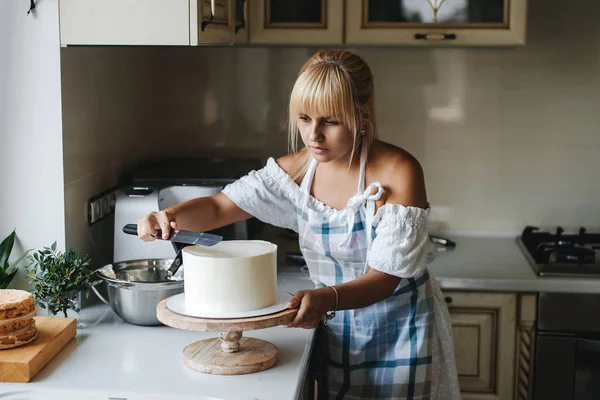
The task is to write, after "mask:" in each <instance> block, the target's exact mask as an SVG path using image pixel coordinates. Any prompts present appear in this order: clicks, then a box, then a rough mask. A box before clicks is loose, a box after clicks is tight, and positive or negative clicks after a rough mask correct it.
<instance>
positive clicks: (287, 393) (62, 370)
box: [0, 274, 313, 400]
mask: <svg viewBox="0 0 600 400" xmlns="http://www.w3.org/2000/svg"><path fill="white" fill-rule="evenodd" d="M278 286H279V287H278V290H283V291H290V292H294V291H296V290H301V289H304V288H311V287H313V285H312V283H311V282H310V281H309V280H308V279H306V278H305V279H294V277H293V274H292V275H287V274H282V276H281V277H280V279H279V282H278ZM83 316H84V318H83V319H84V320H85V321H86V322H88V323H89V324H90V325H89V326H87V327H85V328H82V329H79V330H78V332H77V336H76V338H75V340H72V341H71V342H70V343H69V344H68V345H67V346H66V347H65V348H64V349H63V350H62V351H61V352H60V353H59V354H58V355H57V356H56V357H55V358H54V359H53V360H52V361H50V363H49V364H48V365H47V366H46V367H45V368H44V369H42V370H41V371H40V372H39V373H38V375H37V376H36V377H35V378H34V379H33V380H32V381H31V382H30V383H26V384H17V383H15V384H13V383H0V397H2V398H6V399H11V398H15V399H16V398H18V399H20V400H25V399H27V400H37V399H44V400H54V399H61V400H71V399H73V400H75V399H77V400H88V399H89V400H91V399H94V400H96V399H102V400H107V399H119V400H121V399H128V400H138V399H140V400H141V399H144V400H147V399H167V398H168V399H174V400H183V399H192V398H194V399H196V400H219V399H223V400H225V399H226V400H250V399H261V400H262V399H265V400H266V399H273V400H285V399H295V398H297V397H298V396H299V394H300V392H301V389H302V384H303V382H304V377H305V375H306V370H307V366H308V355H309V354H310V352H309V351H308V350H309V349H310V348H311V346H312V334H313V330H306V329H296V328H285V327H282V326H277V327H273V328H268V329H262V330H256V331H246V332H244V336H247V337H254V338H259V339H263V340H267V341H269V342H271V343H273V344H274V345H276V346H277V348H278V349H279V361H278V363H277V364H276V365H275V366H274V367H273V368H271V369H269V370H266V371H262V372H258V373H254V374H248V375H235V376H222V375H209V374H203V373H200V372H196V371H193V370H191V369H189V368H187V367H186V366H184V364H183V356H182V352H183V348H184V347H185V346H187V345H188V344H190V343H193V342H195V341H198V340H202V339H206V338H211V337H217V336H218V333H213V332H191V331H184V330H178V329H175V328H171V327H167V326H153V327H142V326H136V325H131V324H128V323H126V322H124V321H123V320H121V319H120V318H119V317H117V316H116V315H115V314H114V313H113V311H112V310H111V309H110V308H108V307H107V306H105V305H94V306H92V307H89V308H88V309H87V310H85V313H84V314H83ZM13 391H19V392H22V393H21V394H19V395H14V397H11V396H9V395H7V393H8V392H13ZM23 391H26V392H27V393H23ZM36 396H37V397H36Z"/></svg>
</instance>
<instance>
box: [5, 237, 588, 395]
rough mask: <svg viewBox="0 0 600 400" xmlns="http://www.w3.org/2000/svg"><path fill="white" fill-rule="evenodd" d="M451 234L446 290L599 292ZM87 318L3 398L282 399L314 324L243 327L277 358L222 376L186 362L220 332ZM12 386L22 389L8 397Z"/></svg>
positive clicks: (304, 276)
mask: <svg viewBox="0 0 600 400" xmlns="http://www.w3.org/2000/svg"><path fill="white" fill-rule="evenodd" d="M448 237H449V238H450V239H452V240H454V241H456V243H457V247H456V248H455V249H454V250H448V251H445V252H439V253H438V256H437V258H436V260H435V261H434V262H433V263H431V264H430V266H429V269H430V271H431V273H432V274H433V275H434V276H435V278H436V279H437V281H438V282H439V284H440V286H441V287H442V289H444V290H467V291H504V292H544V291H546V292H581V293H600V279H589V278H586V279H577V278H550V277H537V276H536V275H535V274H534V272H533V270H532V268H531V266H530V265H529V263H528V261H527V260H526V258H525V257H524V255H523V254H522V252H521V249H520V248H519V246H518V245H517V243H516V241H515V239H514V238H481V237H458V236H457V237H452V236H448ZM278 281H279V290H283V291H289V292H295V291H297V290H301V289H310V288H312V287H313V284H312V282H311V281H310V280H309V278H308V273H307V271H305V270H303V269H301V268H299V267H292V266H289V265H287V266H281V267H280V268H279V276H278ZM84 316H85V320H86V321H89V322H90V323H91V326H89V327H86V328H84V329H80V330H79V331H78V334H77V337H76V340H74V341H71V342H70V343H69V344H68V345H67V347H66V348H65V349H63V351H61V352H60V353H59V354H58V356H57V357H55V358H54V359H53V360H52V361H51V362H50V363H49V364H48V365H47V366H46V367H45V368H44V369H43V370H42V371H40V373H39V374H38V375H37V376H36V377H35V378H34V380H33V381H32V382H30V383H28V384H7V383H0V394H2V396H0V397H3V398H6V399H11V398H15V399H17V398H18V399H20V400H25V399H27V400H38V399H40V400H42V399H43V400H55V399H57V400H58V399H60V400H71V399H73V400H75V399H77V400H100V399H102V400H107V399H119V400H121V399H127V400H141V399H144V400H154V399H162V398H169V399H174V400H184V399H192V398H193V399H196V400H219V399H227V400H249V399H277V400H284V399H296V398H298V397H299V395H300V393H301V389H302V384H303V382H304V377H305V375H306V371H307V366H308V357H309V353H310V352H309V350H310V348H311V345H312V344H311V343H312V334H313V331H312V330H303V329H288V328H284V327H281V326H279V327H273V328H268V329H263V330H257V331H249V332H244V334H245V335H246V336H250V337H256V338H259V339H264V340H268V341H270V342H271V343H273V344H275V345H276V346H277V347H278V348H279V363H278V364H277V365H276V366H275V367H273V368H272V369H269V370H267V371H263V372H259V373H256V374H249V375H238V376H219V375H208V374H202V373H199V372H195V371H193V370H190V369H188V368H187V367H185V366H184V365H183V361H182V350H183V348H184V347H185V346H187V345H188V344H190V343H192V342H195V341H197V340H201V339H205V338H209V337H215V336H216V334H215V333H211V332H190V331H183V330H178V329H174V328H170V327H166V326H158V327H140V326H135V325H130V324H128V323H125V322H123V321H122V320H121V319H120V318H118V317H117V316H116V315H115V314H114V313H113V312H112V310H110V309H109V308H108V307H106V306H103V305H100V306H94V307H92V308H89V309H88V310H87V311H86V314H84ZM11 391H20V392H21V394H19V395H15V396H9V395H6V393H8V392H11ZM23 391H26V392H27V393H24V392H23ZM36 393H37V394H36ZM36 395H37V396H38V397H36ZM167 396H168V397H167Z"/></svg>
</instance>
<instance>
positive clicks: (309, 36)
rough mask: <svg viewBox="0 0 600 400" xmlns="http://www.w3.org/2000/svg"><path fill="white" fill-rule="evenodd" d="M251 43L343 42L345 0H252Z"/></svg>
mask: <svg viewBox="0 0 600 400" xmlns="http://www.w3.org/2000/svg"><path fill="white" fill-rule="evenodd" d="M249 5H250V12H249V17H250V43H256V44H266V43H271V44H283V43H287V44H309V45H310V44H319V45H323V44H331V45H341V44H343V43H344V2H343V0H250V1H249Z"/></svg>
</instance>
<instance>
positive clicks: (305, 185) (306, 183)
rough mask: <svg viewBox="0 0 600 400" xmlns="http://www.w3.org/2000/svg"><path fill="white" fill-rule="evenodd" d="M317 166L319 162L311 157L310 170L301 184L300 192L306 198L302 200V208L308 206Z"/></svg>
mask: <svg viewBox="0 0 600 400" xmlns="http://www.w3.org/2000/svg"><path fill="white" fill-rule="evenodd" d="M317 164H318V163H317V160H315V159H314V158H312V157H311V159H310V164H309V165H308V169H307V170H306V173H305V174H304V179H302V183H301V184H300V191H301V192H302V193H303V194H304V198H303V200H302V208H305V206H306V205H307V204H308V198H309V197H310V188H311V186H312V181H313V178H314V176H315V170H316V169H317Z"/></svg>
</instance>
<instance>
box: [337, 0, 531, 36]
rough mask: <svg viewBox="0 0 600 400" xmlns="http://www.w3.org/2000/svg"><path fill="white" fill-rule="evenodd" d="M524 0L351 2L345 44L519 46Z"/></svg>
mask: <svg viewBox="0 0 600 400" xmlns="http://www.w3.org/2000/svg"><path fill="white" fill-rule="evenodd" d="M526 14H527V0H468V1H465V0H412V1H411V0H399V1H389V0H350V1H347V2H346V37H345V39H346V40H345V41H346V44H349V45H367V44H371V45H413V46H427V45H435V46H442V45H461V46H465V45H484V46H495V45H522V44H524V43H525V26H526Z"/></svg>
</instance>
